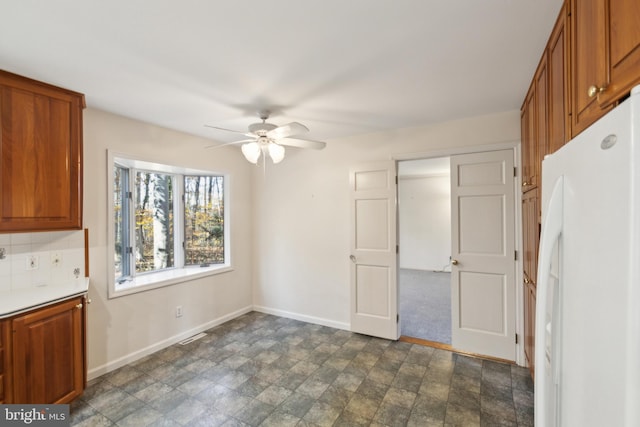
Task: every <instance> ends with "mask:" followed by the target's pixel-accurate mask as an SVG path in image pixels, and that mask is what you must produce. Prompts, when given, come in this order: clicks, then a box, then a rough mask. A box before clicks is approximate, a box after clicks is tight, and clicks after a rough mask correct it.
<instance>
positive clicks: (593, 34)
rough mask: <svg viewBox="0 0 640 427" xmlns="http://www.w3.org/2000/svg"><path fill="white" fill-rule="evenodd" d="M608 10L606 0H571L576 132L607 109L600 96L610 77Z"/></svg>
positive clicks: (580, 130) (573, 115)
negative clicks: (603, 107) (599, 100)
mask: <svg viewBox="0 0 640 427" xmlns="http://www.w3.org/2000/svg"><path fill="white" fill-rule="evenodd" d="M605 10H606V8H605V1H604V0H571V32H572V37H571V40H572V43H571V47H572V49H571V74H572V77H573V89H572V116H571V127H572V136H576V135H577V134H579V133H580V132H582V131H583V130H584V129H586V128H587V127H588V126H589V125H590V124H592V123H593V122H595V121H596V120H597V119H598V118H600V117H601V116H602V115H603V114H604V113H605V112H606V111H603V109H602V107H601V106H600V104H599V103H598V99H597V98H598V95H597V91H598V90H599V88H603V87H606V86H607V85H608V80H609V73H608V67H607V52H608V49H607V26H606V19H605ZM593 88H596V89H595V90H596V93H595V94H594V93H592V91H593V90H594V89H593Z"/></svg>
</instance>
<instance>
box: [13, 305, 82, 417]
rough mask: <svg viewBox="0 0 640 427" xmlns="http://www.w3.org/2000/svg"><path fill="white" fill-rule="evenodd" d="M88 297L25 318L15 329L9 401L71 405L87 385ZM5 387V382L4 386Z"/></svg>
mask: <svg viewBox="0 0 640 427" xmlns="http://www.w3.org/2000/svg"><path fill="white" fill-rule="evenodd" d="M85 305H86V304H85V298H84V297H83V296H81V297H77V298H73V299H70V300H67V301H63V302H60V303H57V304H53V305H49V306H46V307H43V308H40V309H36V310H34V311H31V312H28V313H24V314H21V315H19V316H16V317H14V318H11V319H10V320H5V322H10V325H11V331H10V333H11V337H10V341H11V347H12V351H11V357H5V361H8V363H7V364H8V366H5V371H10V372H11V377H12V378H11V379H12V381H11V383H12V384H11V385H10V387H8V389H7V390H5V403H35V404H46V403H69V402H71V401H72V400H74V399H75V398H76V397H78V396H80V395H81V394H82V392H83V390H84V387H85V384H86V363H85V359H86V358H85V312H86V311H85V310H86V307H85ZM5 385H6V383H5Z"/></svg>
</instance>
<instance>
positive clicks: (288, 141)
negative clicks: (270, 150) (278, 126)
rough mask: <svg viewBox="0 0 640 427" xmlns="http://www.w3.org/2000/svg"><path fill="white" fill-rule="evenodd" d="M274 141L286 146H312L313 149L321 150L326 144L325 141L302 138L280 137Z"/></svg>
mask: <svg viewBox="0 0 640 427" xmlns="http://www.w3.org/2000/svg"><path fill="white" fill-rule="evenodd" d="M276 143H278V144H280V145H286V146H287V147H298V148H312V149H314V150H322V149H323V148H324V147H326V145H327V143H326V142H322V141H314V140H312V139H304V138H282V139H280V140H278V141H276Z"/></svg>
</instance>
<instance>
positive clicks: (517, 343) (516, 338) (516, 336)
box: [516, 334, 519, 344]
mask: <svg viewBox="0 0 640 427" xmlns="http://www.w3.org/2000/svg"><path fill="white" fill-rule="evenodd" d="M518 341H519V340H518V334H516V344H518Z"/></svg>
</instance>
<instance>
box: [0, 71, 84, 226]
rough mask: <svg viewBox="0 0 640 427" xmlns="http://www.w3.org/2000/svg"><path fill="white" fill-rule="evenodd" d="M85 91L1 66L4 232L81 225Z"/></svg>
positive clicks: (0, 210) (0, 215) (0, 220)
mask: <svg viewBox="0 0 640 427" xmlns="http://www.w3.org/2000/svg"><path fill="white" fill-rule="evenodd" d="M83 108H84V96H83V95H82V94H79V93H75V92H71V91H68V90H65V89H61V88H58V87H55V86H51V85H48V84H45V83H41V82H37V81H35V80H31V79H27V78H24V77H21V76H17V75H15V74H11V73H7V72H4V71H1V70H0V232H15V231H45V230H63V229H80V228H82V109H83Z"/></svg>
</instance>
